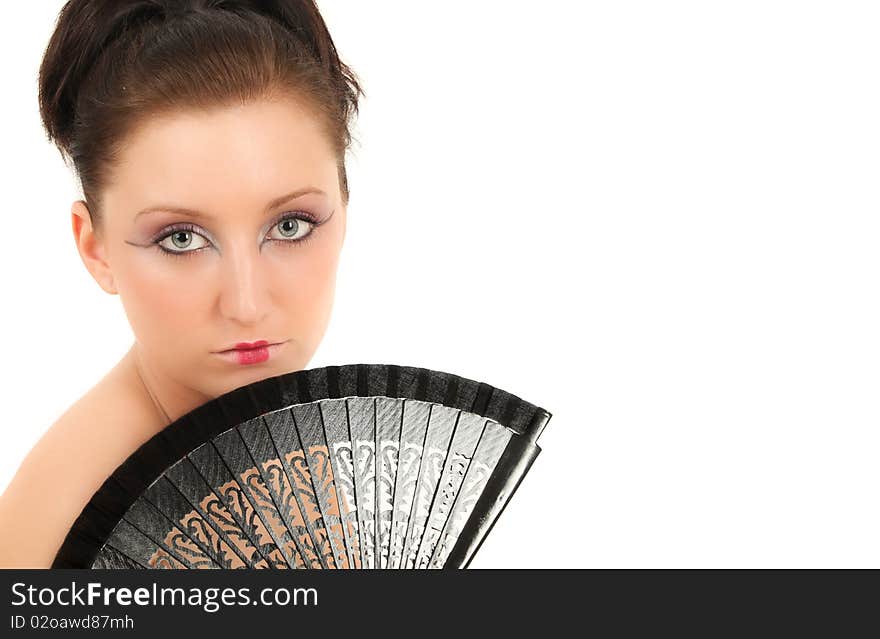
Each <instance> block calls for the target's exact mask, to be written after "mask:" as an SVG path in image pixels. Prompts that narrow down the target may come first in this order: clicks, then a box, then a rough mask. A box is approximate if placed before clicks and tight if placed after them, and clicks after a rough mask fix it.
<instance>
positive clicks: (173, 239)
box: [158, 230, 207, 253]
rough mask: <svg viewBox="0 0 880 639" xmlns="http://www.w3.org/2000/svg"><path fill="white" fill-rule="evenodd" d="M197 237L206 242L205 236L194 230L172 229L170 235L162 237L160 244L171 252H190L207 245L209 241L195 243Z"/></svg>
mask: <svg viewBox="0 0 880 639" xmlns="http://www.w3.org/2000/svg"><path fill="white" fill-rule="evenodd" d="M197 237H198V238H201V239H202V240H203V241H205V242H206V240H205V238H204V237H202V236H201V235H199V234H198V233H195V232H193V231H184V230H178V231H172V232H171V233H170V234H169V235H167V236H166V237H164V238H162V239H161V240H160V241H159V242H158V244H159V246H161V247H162V248H164V249H166V250H167V251H168V252H170V253H190V252H192V251H195V250H198V249H201V248H204V247H205V246H207V243H205V244H202V245H199V244H198V243H196V244H195V245H193V240H194V238H197Z"/></svg>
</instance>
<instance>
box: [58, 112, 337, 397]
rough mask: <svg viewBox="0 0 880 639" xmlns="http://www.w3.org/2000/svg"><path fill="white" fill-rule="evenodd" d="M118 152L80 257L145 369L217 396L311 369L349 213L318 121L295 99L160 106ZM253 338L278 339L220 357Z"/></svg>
mask: <svg viewBox="0 0 880 639" xmlns="http://www.w3.org/2000/svg"><path fill="white" fill-rule="evenodd" d="M119 160H120V161H119V165H118V169H117V170H116V171H115V172H114V176H113V183H112V184H110V185H108V187H107V189H106V190H105V191H104V193H103V196H104V211H103V212H104V218H103V224H104V227H103V232H102V234H101V235H100V237H99V238H95V239H94V240H93V241H94V247H93V249H92V250H93V252H92V253H91V256H90V255H89V249H88V246H87V245H88V243H87V242H83V241H82V240H80V244H81V251H80V252H81V254H83V257H84V260H85V261H86V263H87V265H88V266H89V270H90V271H91V272H92V274H93V276H94V277H95V279H96V280H97V281H98V282H99V284H100V285H101V286H102V288H104V289H105V290H106V291H108V292H110V293H118V294H119V296H120V298H121V300H122V304H123V306H124V308H125V313H126V315H127V317H128V320H129V322H130V323H131V326H132V329H133V331H134V334H135V337H136V339H137V342H138V345H139V349H140V353H141V357H142V358H144V360H145V361H146V362H148V364H149V366H150V367H151V368H152V369H153V370H154V371H156V372H161V374H162V375H164V376H167V377H170V378H172V379H173V380H175V381H176V382H178V383H180V384H183V385H185V386H186V387H188V388H191V389H193V390H196V391H199V392H201V393H203V394H205V395H209V396H212V397H213V396H218V395H220V394H222V393H224V392H227V391H229V390H232V389H233V388H236V387H238V386H241V385H244V384H247V383H250V382H252V381H256V380H259V379H263V378H265V377H269V376H273V375H279V374H282V373H285V372H289V371H294V370H300V369H302V368H305V366H306V365H307V363H308V361H309V360H310V359H311V357H312V355H313V353H314V352H315V350H316V349H317V347H318V344H319V342H320V341H321V338H322V337H323V335H324V332H325V330H326V328H327V324H328V322H329V318H330V311H331V308H332V305H333V298H334V291H335V283H336V272H337V264H338V258H339V254H340V250H341V248H342V244H343V238H344V235H345V222H346V209H345V206H344V205H343V203H342V194H341V193H340V185H339V179H338V174H337V165H336V157H335V155H334V153H333V151H332V148H331V146H330V144H329V142H328V141H327V140H326V139H325V136H324V135H323V133H322V131H321V129H320V128H319V123H318V121H317V120H316V119H314V117H313V116H312V115H311V114H310V113H309V112H308V111H306V110H305V109H304V108H303V107H302V106H300V105H299V104H298V103H297V102H295V101H293V100H287V99H285V100H279V101H268V100H266V101H259V102H254V103H251V104H249V105H247V106H230V107H221V108H218V109H216V110H211V111H207V112H205V111H192V112H179V113H175V114H173V115H163V116H161V117H155V118H152V119H150V120H149V121H147V122H146V123H144V124H143V125H142V126H140V127H139V128H137V129H136V130H135V131H134V132H133V133H132V135H131V137H130V139H128V140H127V144H126V145H125V148H124V151H123V154H122V156H121V157H120V159H119ZM297 193H300V194H299V195H297ZM290 194H293V196H291V197H285V196H288V195H290ZM76 206H80V207H83V203H82V202H78V203H77V204H75V207H76ZM175 209H178V210H175ZM179 209H188V210H189V211H190V213H189V214H188V213H187V212H186V211H183V210H179ZM83 210H84V208H83ZM75 212H76V211H75ZM81 212H82V211H80V213H81ZM83 247H85V248H83ZM257 340H266V341H268V342H269V343H270V344H276V343H278V344H280V345H279V346H272V347H270V348H269V349H268V351H269V358H268V359H267V360H264V361H259V360H260V359H261V358H260V357H259V355H258V356H257V357H253V356H251V357H246V356H242V355H237V354H236V353H231V354H226V355H222V354H218V353H219V351H223V350H225V349H230V348H233V347H234V346H235V345H236V344H238V343H240V342H254V341H257ZM255 360H256V361H255Z"/></svg>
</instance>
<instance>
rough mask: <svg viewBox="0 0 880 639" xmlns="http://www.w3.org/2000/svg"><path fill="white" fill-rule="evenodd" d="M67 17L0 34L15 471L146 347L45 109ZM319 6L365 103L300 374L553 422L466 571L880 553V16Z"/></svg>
mask: <svg viewBox="0 0 880 639" xmlns="http://www.w3.org/2000/svg"><path fill="white" fill-rule="evenodd" d="M61 5H62V2H61V1H59V0H54V1H49V0H41V1H40V2H29V3H19V4H18V5H17V7H16V9H15V11H14V13H15V15H14V17H13V16H11V15H10V16H9V18H10V19H8V20H4V21H2V26H0V29H2V32H0V65H2V67H0V70H2V77H3V82H4V98H3V101H2V102H0V109H2V120H0V126H2V140H3V147H4V150H5V152H4V153H3V154H2V155H0V162H2V167H0V168H2V171H0V175H2V179H3V203H4V207H3V208H4V211H3V216H2V224H3V229H4V243H3V249H2V251H0V269H2V273H3V295H2V298H3V300H4V304H3V307H4V308H3V312H2V314H0V335H2V339H3V361H2V375H3V379H2V388H3V392H4V401H3V419H2V429H3V430H2V446H0V486H2V487H5V486H6V485H7V483H8V481H9V480H10V479H11V478H12V475H13V473H14V471H15V470H16V469H17V467H18V464H19V463H20V461H21V460H22V459H23V458H24V456H25V454H26V453H27V451H28V450H30V448H31V447H32V446H33V445H34V443H35V442H36V441H37V439H38V438H39V437H40V435H42V433H43V432H44V431H45V430H46V429H47V428H48V427H49V426H50V424H51V423H52V422H53V421H54V420H55V419H56V418H57V417H58V416H59V415H60V414H61V413H62V412H63V411H64V409H65V408H66V407H67V406H69V405H70V404H71V403H72V402H74V401H75V400H76V399H77V398H79V397H80V396H81V395H82V394H83V393H85V391H87V390H88V389H89V388H91V386H93V385H94V384H95V383H96V382H97V381H98V380H99V379H100V378H101V377H102V376H103V375H104V374H105V373H106V372H107V371H108V370H109V369H110V368H111V367H112V365H113V364H115V363H116V361H118V359H119V358H120V357H121V356H122V354H123V353H124V352H125V350H126V349H127V348H128V346H129V345H130V343H131V339H132V336H131V332H130V329H129V327H128V324H127V321H126V319H125V316H124V314H123V311H122V307H121V305H120V303H119V299H118V298H117V297H113V296H109V295H106V294H105V293H103V292H102V291H101V289H100V288H99V287H98V285H97V284H96V283H95V282H94V281H93V280H92V279H91V277H90V276H89V275H88V273H87V271H86V270H85V268H84V267H83V266H82V263H81V262H80V259H79V256H78V254H77V253H76V249H75V246H74V242H73V236H72V233H71V231H70V222H69V215H70V213H69V211H70V203H71V202H72V201H73V200H75V199H77V198H78V197H79V194H78V191H77V185H76V183H75V181H74V179H73V177H72V173H71V172H70V171H69V170H68V169H67V167H65V166H64V164H63V162H62V160H61V157H60V155H59V154H58V152H57V151H56V149H55V148H54V147H52V146H51V145H50V144H49V143H48V142H47V141H46V140H45V136H44V133H43V131H42V129H41V126H40V122H39V117H38V111H37V99H36V76H37V69H38V65H39V62H40V58H41V56H42V53H43V49H44V47H45V45H46V42H47V41H48V38H49V35H50V33H51V30H52V28H53V21H54V18H55V16H56V15H57V13H58V10H59V9H60V7H61ZM320 6H321V8H322V11H323V13H324V16H325V19H326V20H327V23H328V26H329V28H330V31H331V34H332V35H333V38H334V40H335V42H336V45H337V47H338V49H339V51H340V54H341V56H342V58H343V60H344V61H346V62H348V63H349V64H350V65H351V66H352V67H353V69H354V70H355V71H356V72H357V73H358V74H359V76H360V78H361V79H362V81H363V86H364V89H365V91H366V92H367V98H366V99H365V100H364V101H363V102H362V104H361V107H362V109H361V116H360V118H359V120H358V123H357V126H356V128H355V135H356V136H357V138H358V139H359V144H358V145H357V146H356V148H355V150H354V151H353V153H352V156H351V159H350V162H349V175H350V181H351V189H352V200H351V203H350V206H349V222H348V233H347V236H346V245H345V248H344V250H343V258H342V263H341V266H340V274H339V281H338V289H337V300H336V306H335V309H334V316H333V319H332V322H331V325H330V328H329V330H328V332H327V334H326V336H325V339H324V342H323V343H322V345H321V348H320V350H319V351H318V353H317V354H316V356H315V358H314V359H313V360H312V362H311V363H310V367H311V366H323V365H328V364H343V363H357V362H373V363H398V364H407V365H415V366H424V367H427V368H433V369H438V370H445V371H448V372H453V373H456V374H459V375H462V376H465V377H470V378H473V379H477V380H481V381H486V382H488V383H490V384H492V385H495V386H498V387H501V388H503V389H505V390H508V391H510V392H512V393H514V394H517V395H519V396H521V397H523V398H524V399H526V400H528V401H531V402H533V403H536V404H539V405H541V406H543V407H545V408H547V409H548V410H550V411H551V412H552V413H553V418H552V420H551V421H550V424H549V425H548V427H547V430H546V431H545V433H544V435H543V437H542V438H541V441H540V443H541V446H542V448H543V452H542V454H541V455H540V456H539V457H538V459H537V461H536V462H535V465H534V466H533V467H532V470H531V471H530V473H529V474H528V475H527V476H526V478H525V480H524V482H523V483H522V485H521V486H520V489H519V491H518V492H517V493H516V495H515V496H514V498H513V499H512V500H511V502H510V504H509V506H508V508H507V510H506V511H505V512H504V514H503V515H502V517H501V518H500V519H499V521H498V524H497V525H496V526H495V528H494V529H493V530H492V532H491V534H490V535H489V536H488V537H487V539H486V541H485V543H484V544H483V547H482V548H481V550H480V552H479V553H478V554H477V556H476V559H475V560H474V562H473V563H472V566H473V567H475V568H493V567H511V566H524V567H858V566H872V567H878V566H880V545H878V543H877V539H878V533H880V530H878V528H880V526H878V524H880V509H878V474H880V472H878V453H880V450H878V444H880V435H878V424H880V420H878V417H880V410H878V388H880V339H878V327H880V305H878V275H880V268H878V266H880V265H878V261H880V258H878V240H880V237H878V232H880V221H878V210H880V209H878V199H880V197H878V194H880V189H878V170H880V116H878V114H880V91H878V86H880V85H878V71H880V69H878V67H880V39H878V38H877V33H878V30H880V11H878V8H877V4H876V3H873V2H843V1H838V2H809V1H804V0H801V1H799V2H774V1H768V0H762V1H760V2H752V1H740V2H735V3H734V2H728V3H721V2H711V3H708V2H697V1H695V2H663V3H658V2H625V1H618V2H613V3H612V2H603V3H598V2H583V3H582V2H569V1H567V0H565V1H563V0H556V1H553V2H550V1H548V2H542V3H540V4H537V3H532V2H511V1H503V2H502V1H500V0H497V1H491V2H490V1H487V0H480V1H474V0H467V1H463V0H455V1H453V0H447V1H446V2H444V3H440V4H438V3H428V2H410V1H406V0H397V1H389V0H383V1H378V0H373V1H371V2H355V1H353V0H332V1H331V0H321V1H320ZM119 427H120V428H125V424H120V425H119ZM59 481H64V478H63V477H59Z"/></svg>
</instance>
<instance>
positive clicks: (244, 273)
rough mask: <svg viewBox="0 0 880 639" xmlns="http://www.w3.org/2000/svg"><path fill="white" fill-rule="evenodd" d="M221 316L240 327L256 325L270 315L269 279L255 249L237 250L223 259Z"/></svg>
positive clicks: (232, 250)
mask: <svg viewBox="0 0 880 639" xmlns="http://www.w3.org/2000/svg"><path fill="white" fill-rule="evenodd" d="M221 260H222V261H223V268H222V272H221V277H222V279H223V281H222V282H221V286H220V312H221V314H222V315H223V316H224V317H226V318H227V319H230V320H233V321H236V322H238V323H240V324H257V323H259V322H260V320H262V319H263V318H264V317H265V316H266V315H267V314H268V313H269V295H268V291H267V285H266V279H265V278H264V277H263V276H262V273H261V270H260V262H261V260H260V252H259V249H258V248H256V247H253V248H251V247H244V246H237V247H232V248H231V249H229V250H227V251H226V253H225V254H224V255H223V256H222V257H221Z"/></svg>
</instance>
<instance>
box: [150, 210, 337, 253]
mask: <svg viewBox="0 0 880 639" xmlns="http://www.w3.org/2000/svg"><path fill="white" fill-rule="evenodd" d="M331 217H333V214H332V213H331V214H330V215H329V216H328V217H327V218H326V219H324V220H321V221H320V222H319V221H317V220H315V219H314V218H313V217H312V216H311V215H308V214H306V213H300V214H299V215H282V216H281V217H279V218H278V219H276V220H274V221H273V222H272V224H271V226H270V227H269V228H274V227H275V226H277V225H278V224H280V223H281V222H283V221H284V220H287V219H293V220H300V221H303V222H308V223H309V224H311V226H312V230H311V231H309V234H308V235H306V236H304V237H301V238H299V239H298V240H276V239H274V238H272V239H270V240H269V241H270V242H278V243H280V244H282V245H287V248H291V246H293V245H296V246H299V245H305V244H307V243H308V242H310V241H311V239H312V236H313V235H314V234H315V232H316V231H317V230H318V227H319V226H322V225H323V224H324V223H325V222H326V221H327V220H329V219H330V218H331ZM177 231H189V232H191V233H195V234H196V235H202V234H201V233H199V232H198V227H196V226H195V225H193V224H190V223H188V222H182V223H178V224H172V225H171V226H169V227H167V228H166V229H165V230H163V231H162V233H161V235H160V236H158V237H157V238H156V239H154V240H153V241H152V243H153V245H154V246H155V247H156V248H157V249H159V250H160V251H161V252H162V253H164V254H165V255H170V256H172V257H179V258H189V257H192V256H193V255H194V254H196V253H199V252H201V251H204V250H205V249H207V248H210V247H209V246H204V247H202V248H200V249H195V250H193V251H169V250H168V249H166V248H165V247H164V246H162V245H161V244H159V242H161V241H163V240H164V239H166V238H168V237H171V236H172V235H173V234H174V233H176V232H177ZM202 237H205V236H204V235H202ZM205 239H207V238H205Z"/></svg>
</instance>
